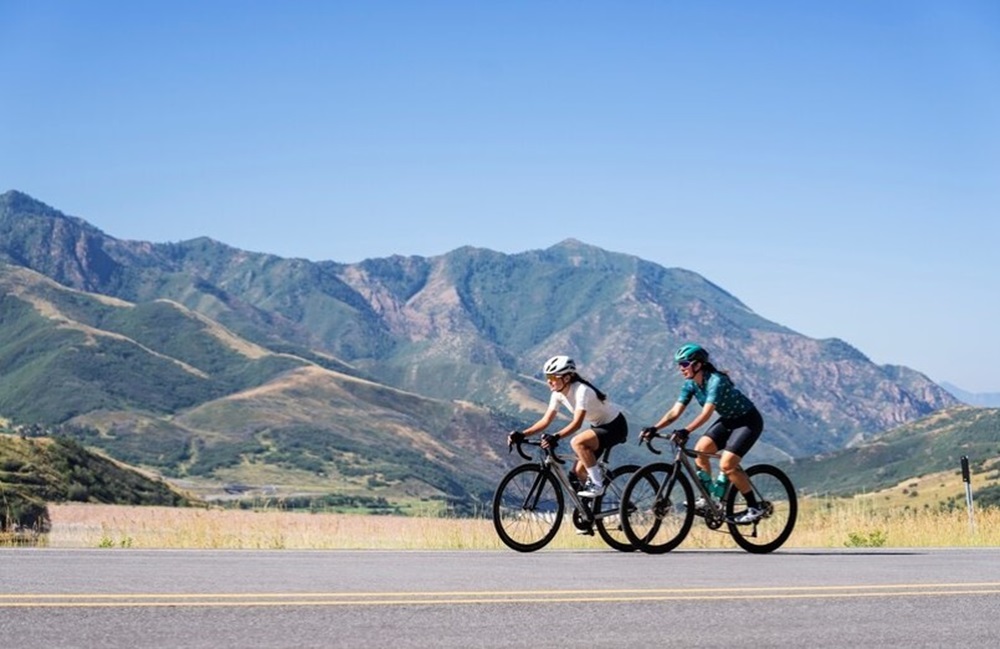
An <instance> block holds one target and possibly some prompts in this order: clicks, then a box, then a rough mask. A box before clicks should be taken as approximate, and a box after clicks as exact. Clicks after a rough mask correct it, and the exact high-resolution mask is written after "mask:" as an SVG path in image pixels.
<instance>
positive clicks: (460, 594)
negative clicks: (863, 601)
mask: <svg viewBox="0 0 1000 649" xmlns="http://www.w3.org/2000/svg"><path fill="white" fill-rule="evenodd" d="M996 594H1000V582H982V583H947V584H870V585H843V586H792V587H778V586H775V587H751V588H676V589H623V590H602V591H597V592H594V591H591V590H548V591H546V590H526V591H496V592H492V591H443V592H428V591H419V592H391V593H385V592H383V593H379V592H363V593H350V592H339V593H336V592H335V593H90V594H88V593H66V594H59V593H25V594H3V595H0V608H83V607H92V608H98V607H102V608H111V607H118V608H127V607H165V606H176V607H224V606H232V607H251V606H253V607H260V606H288V607H292V606H402V605H406V606H415V605H441V604H502V603H548V604H555V603H599V602H605V603H616V602H666V601H697V600H703V601H704V600H776V599H837V598H840V599H847V598H888V597H917V596H919V597H946V596H965V595H996Z"/></svg>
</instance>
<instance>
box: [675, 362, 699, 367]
mask: <svg viewBox="0 0 1000 649" xmlns="http://www.w3.org/2000/svg"><path fill="white" fill-rule="evenodd" d="M697 362H698V361H679V362H678V363H677V366H678V367H690V366H691V365H693V364H695V363H697Z"/></svg>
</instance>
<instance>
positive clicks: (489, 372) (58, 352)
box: [0, 191, 959, 506]
mask: <svg viewBox="0 0 1000 649" xmlns="http://www.w3.org/2000/svg"><path fill="white" fill-rule="evenodd" d="M0 289H2V290H0V368H2V371H0V417H2V418H5V419H7V420H8V421H9V422H10V424H11V425H12V426H21V427H24V426H35V427H40V429H44V430H45V431H47V432H51V431H52V430H57V431H59V432H61V433H62V434H67V435H70V436H72V437H74V438H76V439H78V440H80V441H82V442H85V443H87V444H88V445H94V446H97V447H100V448H102V449H104V450H105V451H107V452H108V453H110V454H112V455H113V456H114V457H116V458H118V459H121V460H123V461H127V462H131V463H134V464H139V465H142V466H145V467H151V468H155V469H156V470H158V471H161V472H163V473H164V475H167V476H169V477H172V478H174V479H178V480H181V479H187V480H195V481H197V480H203V481H205V482H206V483H212V484H221V483H224V482H251V483H257V484H260V483H263V482H268V483H271V482H274V483H277V482H281V483H283V484H284V483H287V484H295V485H296V488H297V489H300V490H305V491H312V492H321V491H323V490H325V491H328V492H334V491H335V492H343V493H355V494H365V493H373V492H375V491H378V492H382V493H386V494H389V495H390V496H391V497H393V498H397V499H410V500H411V501H413V502H424V503H427V502H431V503H436V502H439V501H441V502H446V503H448V504H449V506H466V505H467V504H468V503H470V502H471V503H479V504H481V503H482V502H483V501H484V500H485V499H486V498H487V497H488V494H489V492H490V491H491V490H492V487H493V486H494V485H495V484H496V480H497V478H498V476H499V475H500V473H501V472H502V471H503V470H504V469H505V468H506V466H508V465H509V463H510V462H511V460H509V459H508V457H507V449H506V446H505V444H504V443H503V440H504V433H505V432H506V431H507V430H510V429H512V428H516V427H520V426H524V425H526V424H527V423H530V422H531V421H534V419H536V418H537V417H538V415H539V413H540V412H541V411H543V410H544V407H545V404H546V402H547V394H548V390H547V388H546V386H545V384H544V381H543V380H542V377H541V372H540V367H541V364H542V362H543V361H544V360H545V359H546V358H547V357H549V356H552V355H554V354H557V353H564V354H569V355H571V356H573V357H574V358H575V359H576V360H577V362H578V365H579V366H580V368H581V373H582V374H583V375H584V376H586V377H587V378H589V379H590V380H592V381H593V382H594V383H595V384H597V385H598V386H599V387H601V389H603V390H604V391H606V392H607V393H609V394H610V395H611V398H612V399H613V400H614V401H616V402H618V403H619V404H621V405H622V406H623V407H624V408H625V410H626V413H627V414H628V416H629V420H630V424H631V428H632V430H633V431H637V430H638V428H639V427H641V426H643V425H647V424H649V423H651V422H652V421H654V420H655V419H656V418H657V417H658V416H659V415H660V414H662V412H663V411H664V410H666V409H667V408H668V407H669V406H670V404H671V403H672V402H673V400H674V399H675V397H676V394H677V391H678V388H679V386H680V376H679V375H678V373H677V372H676V370H675V368H674V366H673V350H674V349H676V348H677V347H678V346H679V345H680V344H681V343H683V342H686V341H690V340H694V341H698V342H700V343H702V344H704V345H705V346H706V347H708V348H709V349H710V351H711V353H712V356H713V360H715V362H716V364H717V365H719V366H720V367H722V368H725V369H726V370H727V371H728V372H730V374H731V376H732V377H733V378H734V380H735V382H736V383H737V385H738V386H739V387H740V388H741V389H742V390H744V391H745V392H746V393H747V394H748V395H750V396H751V398H752V399H753V400H754V401H755V402H756V403H757V404H758V406H759V407H760V409H761V410H762V412H763V413H764V415H765V419H766V422H767V428H766V432H765V435H764V437H762V440H761V442H760V443H759V444H758V447H757V448H755V451H754V453H755V454H756V457H757V459H765V458H766V459H774V460H777V459H786V460H787V459H791V458H800V457H806V456H811V455H815V454H823V453H830V452H834V451H839V450H841V449H844V448H846V447H848V446H851V445H857V444H860V443H863V442H864V441H865V440H867V439H871V438H872V437H873V436H876V435H878V434H880V433H882V432H883V431H886V430H889V429H892V428H895V427H897V426H899V425H901V424H905V423H907V422H913V421H916V420H919V419H921V418H924V417H927V416H928V415H930V414H932V413H935V412H938V411H941V410H942V409H946V408H951V407H954V406H957V405H959V400H958V399H956V397H955V396H953V394H952V393H950V392H949V391H947V390H945V389H944V388H942V387H941V386H939V385H937V384H935V383H934V382H933V381H931V380H930V379H928V378H927V377H926V376H924V375H923V374H921V373H920V372H917V371H915V370H912V369H909V368H906V367H901V366H890V365H877V364H875V363H873V362H872V361H871V360H870V359H869V358H867V357H866V356H865V355H864V353H863V352H861V351H860V350H858V349H855V348H854V347H852V346H851V345H849V344H847V343H846V342H844V341H842V340H839V339H836V338H832V339H824V340H817V339H813V338H809V337H807V336H803V335H801V334H798V333H796V332H795V331H792V330H790V329H788V328H787V327H784V326H781V325H779V324H777V323H774V322H771V321H769V320H767V319H766V318H764V317H762V316H761V315H758V314H756V313H754V312H753V311H752V310H751V309H749V308H748V307H747V306H746V305H745V304H743V303H742V302H741V301H740V300H739V299H738V298H737V297H735V296H733V295H731V294H730V293H728V292H727V291H726V290H724V289H723V288H722V287H719V286H717V285H715V284H713V283H712V282H709V281H708V280H706V279H705V278H703V277H701V276H700V275H698V274H696V273H693V272H691V271H688V270H685V269H681V268H665V267H662V266H660V265H657V264H654V263H651V262H648V261H645V260H642V259H640V258H638V257H635V256H631V255H626V254H621V253H614V252H608V251H605V250H602V249H600V248H597V247H594V246H591V245H588V244H586V243H583V242H580V241H576V240H566V241H563V242H561V243H559V244H556V245H554V246H552V247H550V248H548V249H545V250H533V251H528V252H524V253H519V254H514V255H508V254H502V253H499V252H495V251H491V250H486V249H481V248H472V247H466V248H460V249H457V250H454V251H452V252H450V253H447V254H444V255H440V256H436V257H417V256H392V257H388V258H381V259H368V260H365V261H362V262H360V263H356V264H344V263H338V262H335V261H309V260H304V259H288V258H281V257H278V256H275V255H270V254H264V253H255V252H248V251H245V250H239V249H236V248H233V247H231V246H228V245H226V244H224V243H221V242H217V241H214V240H211V239H207V238H195V239H191V240H189V241H183V242H174V243H151V242H142V241H129V240H122V239H116V238H115V237H113V236H110V235H108V234H105V233H104V232H102V231H100V230H99V229H97V228H95V227H94V226H92V225H90V224H89V223H88V222H86V221H85V220H83V219H81V218H78V217H74V216H69V215H66V214H63V213H62V212H60V211H58V210H57V209H55V208H52V207H50V206H48V205H45V204H44V203H42V202H40V201H38V200H36V199H34V198H32V197H30V196H27V195H25V194H23V193H21V192H17V191H8V192H6V193H4V194H2V195H0ZM633 435H634V433H633ZM627 452H628V453H632V454H635V453H638V451H637V450H636V449H634V448H630V449H629V450H628V451H627ZM459 503H466V505H458V504H459ZM475 506H478V505H475Z"/></svg>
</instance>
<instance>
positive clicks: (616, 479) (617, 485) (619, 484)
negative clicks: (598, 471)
mask: <svg viewBox="0 0 1000 649" xmlns="http://www.w3.org/2000/svg"><path fill="white" fill-rule="evenodd" d="M638 468H639V467H638V466H637V465H635V464H625V465H622V466H620V467H616V468H615V469H613V470H612V471H609V472H608V484H607V485H605V488H604V495H603V496H600V497H598V498H596V499H595V500H594V516H595V517H596V519H597V520H596V521H595V522H594V524H595V525H596V526H597V533H598V534H600V535H601V538H602V539H604V542H605V543H607V544H608V545H610V546H611V547H613V548H614V549H615V550H618V551H619V552H632V551H634V550H635V546H634V545H632V543H631V542H629V540H628V537H627V536H625V530H624V529H623V527H622V519H621V504H622V494H624V493H625V485H626V484H627V483H628V481H629V478H631V477H632V474H633V473H635V472H636V470H638Z"/></svg>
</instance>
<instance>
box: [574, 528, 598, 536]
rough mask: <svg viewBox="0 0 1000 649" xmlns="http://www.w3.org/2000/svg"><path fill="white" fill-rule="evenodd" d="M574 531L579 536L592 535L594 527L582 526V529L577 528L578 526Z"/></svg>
mask: <svg viewBox="0 0 1000 649" xmlns="http://www.w3.org/2000/svg"><path fill="white" fill-rule="evenodd" d="M576 533H577V535H579V536H593V535H594V528H592V527H587V528H584V529H582V530H581V529H579V528H577V530H576Z"/></svg>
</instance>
